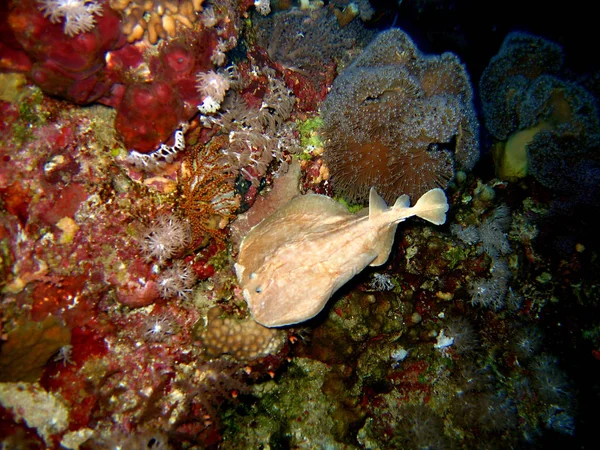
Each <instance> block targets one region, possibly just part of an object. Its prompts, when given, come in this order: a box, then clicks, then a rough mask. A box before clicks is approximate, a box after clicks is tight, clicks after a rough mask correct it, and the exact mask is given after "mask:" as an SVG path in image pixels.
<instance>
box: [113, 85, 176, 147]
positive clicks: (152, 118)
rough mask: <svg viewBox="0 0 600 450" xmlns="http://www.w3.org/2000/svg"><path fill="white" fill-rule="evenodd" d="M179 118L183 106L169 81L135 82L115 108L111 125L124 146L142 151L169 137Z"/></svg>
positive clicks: (157, 144) (156, 145)
mask: <svg viewBox="0 0 600 450" xmlns="http://www.w3.org/2000/svg"><path fill="white" fill-rule="evenodd" d="M182 118H183V105H182V104H181V101H180V99H179V95H178V93H177V91H176V90H175V89H174V88H173V87H172V86H171V85H170V84H168V83H166V82H161V81H155V82H153V83H138V84H135V85H133V86H130V87H129V89H128V90H127V92H126V93H125V97H124V98H123V101H122V102H121V104H120V105H119V107H118V108H117V118H116V120H115V128H116V129H117V132H118V133H119V134H121V137H122V138H123V140H124V142H125V145H126V146H127V147H128V148H130V149H135V150H137V151H139V152H144V153H146V152H151V151H154V150H156V148H157V147H158V146H159V145H160V144H161V143H163V142H165V141H166V140H167V139H169V137H170V136H171V134H173V131H175V129H177V127H178V126H179V124H180V123H181V120H182Z"/></svg>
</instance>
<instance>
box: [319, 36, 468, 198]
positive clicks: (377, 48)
mask: <svg viewBox="0 0 600 450" xmlns="http://www.w3.org/2000/svg"><path fill="white" fill-rule="evenodd" d="M323 121H324V127H323V134H324V136H325V139H326V140H325V148H326V153H325V158H326V161H327V163H328V165H329V168H330V171H331V176H332V181H333V183H334V186H335V187H336V189H337V191H338V192H339V193H341V194H344V195H346V196H348V197H349V198H350V199H351V200H354V201H364V200H365V199H366V198H367V195H368V192H369V189H370V188H371V187H372V186H374V187H375V188H376V189H377V191H378V192H380V193H381V195H382V196H383V197H384V198H385V200H386V201H388V202H393V201H394V200H395V199H396V198H397V197H398V196H400V195H402V194H408V195H409V196H410V197H411V198H412V199H417V198H419V197H420V196H421V195H422V194H424V193H425V192H426V191H428V190H429V189H432V188H435V187H441V188H445V187H446V186H447V185H448V182H449V181H450V180H451V179H452V178H453V177H454V172H455V170H457V169H461V170H469V169H471V168H472V167H473V166H474V165H475V163H476V162H477V159H478V157H479V137H478V132H479V131H478V130H479V125H478V122H477V118H476V117H475V112H474V109H473V99H472V90H471V85H470V82H469V77H468V75H467V73H466V70H465V67H464V66H463V65H462V64H461V63H460V61H459V60H458V58H457V57H456V55H453V54H451V53H444V54H443V55H441V56H429V55H423V54H422V53H421V52H420V51H419V50H418V49H417V48H416V46H415V44H414V43H413V42H412V40H411V39H410V37H409V36H408V35H407V34H406V33H404V32H403V31H401V30H399V29H392V30H389V31H387V32H384V33H382V34H380V35H379V36H378V37H377V38H376V39H375V40H374V41H373V42H372V43H371V44H370V45H369V46H368V47H367V48H366V49H365V50H364V52H363V53H362V54H361V55H360V56H359V57H358V58H357V59H356V60H355V61H354V62H353V63H352V65H351V66H349V67H348V68H346V69H345V70H344V72H343V73H342V74H341V75H340V76H339V77H338V78H337V80H336V81H335V83H334V85H333V88H332V90H331V92H330V93H329V95H328V96H327V99H326V100H325V102H324V103H323Z"/></svg>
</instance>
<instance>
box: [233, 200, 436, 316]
mask: <svg viewBox="0 0 600 450" xmlns="http://www.w3.org/2000/svg"><path fill="white" fill-rule="evenodd" d="M446 211H448V203H447V200H446V196H445V194H444V191H442V190H441V189H432V190H430V191H429V192H427V193H425V194H424V195H423V196H422V197H421V198H420V199H419V201H418V202H417V203H416V205H415V206H413V207H410V201H409V198H408V196H406V195H402V196H401V197H399V198H398V199H397V200H396V203H395V204H394V206H392V207H391V208H388V207H387V205H386V203H385V201H384V200H383V199H382V198H381V197H380V196H379V195H378V194H377V192H376V191H375V189H374V188H371V192H370V195H369V209H368V214H366V210H365V213H361V212H359V213H358V214H356V215H355V214H351V213H350V212H348V210H347V209H346V208H345V207H344V206H342V205H341V204H339V203H337V202H335V201H334V200H332V199H331V198H329V197H326V196H323V195H316V194H309V195H305V196H302V197H297V198H295V199H294V200H292V201H291V202H289V203H288V204H287V205H285V206H283V207H281V208H279V209H278V210H277V211H275V212H274V213H273V214H272V215H270V216H269V217H267V218H266V219H264V220H263V221H262V222H260V223H259V224H258V225H256V226H255V227H254V228H252V229H251V230H250V232H249V233H248V235H247V236H246V237H245V238H244V240H243V241H242V244H241V246H240V253H239V257H238V262H237V263H236V265H235V271H236V274H237V277H238V281H239V283H240V285H241V287H242V289H243V295H244V299H245V300H246V302H247V303H248V307H249V308H250V311H251V313H252V315H253V317H254V319H255V320H256V321H257V322H258V323H260V324H262V325H264V326H267V327H279V326H284V325H291V324H294V323H299V322H303V321H305V320H308V319H310V318H312V317H314V316H315V315H316V314H318V313H319V312H320V311H321V310H322V309H323V307H324V306H325V304H326V303H327V300H329V298H330V297H331V296H332V295H333V293H334V292H335V291H337V290H338V289H339V288H340V287H341V286H343V285H344V284H345V283H346V282H347V281H348V280H350V279H351V278H352V277H353V276H354V275H356V274H357V273H359V272H360V271H362V270H363V269H364V268H365V267H366V266H368V265H371V266H379V265H381V264H383V263H384V262H385V261H386V260H387V259H388V256H389V254H390V250H391V246H392V243H393V241H394V234H395V232H396V227H397V225H398V223H400V222H402V221H404V220H405V219H407V218H409V217H412V216H415V215H416V216H418V217H421V218H423V219H425V220H427V221H429V222H432V223H434V224H436V225H440V224H443V223H444V222H445V221H446Z"/></svg>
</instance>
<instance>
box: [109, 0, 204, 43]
mask: <svg viewBox="0 0 600 450" xmlns="http://www.w3.org/2000/svg"><path fill="white" fill-rule="evenodd" d="M203 3H204V0H133V1H132V0H111V1H110V7H111V8H112V9H114V10H116V11H121V12H122V13H123V14H124V17H125V19H124V21H123V33H125V34H126V35H127V40H128V41H129V42H135V41H138V40H140V39H142V38H143V37H144V34H146V35H147V36H148V41H150V43H151V44H156V43H157V42H158V39H159V38H161V39H166V38H167V36H169V37H175V27H176V24H177V23H180V24H182V25H183V26H185V27H186V28H189V29H192V28H193V27H194V22H196V20H197V19H198V17H197V14H196V13H198V12H200V11H202V9H203V7H202V4H203Z"/></svg>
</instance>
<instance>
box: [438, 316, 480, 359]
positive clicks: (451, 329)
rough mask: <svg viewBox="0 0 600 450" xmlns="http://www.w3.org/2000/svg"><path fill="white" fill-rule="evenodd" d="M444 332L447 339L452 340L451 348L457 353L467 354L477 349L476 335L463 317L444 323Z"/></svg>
mask: <svg viewBox="0 0 600 450" xmlns="http://www.w3.org/2000/svg"><path fill="white" fill-rule="evenodd" d="M444 330H445V331H446V336H447V337H449V338H452V339H454V342H453V344H452V348H453V349H454V350H455V351H456V352H457V353H459V354H463V353H468V352H470V351H472V350H474V349H476V348H477V346H478V339H477V333H476V332H475V330H474V329H473V327H472V326H471V323H470V322H469V321H468V320H467V319H465V318H464V317H458V318H453V319H450V320H449V321H448V322H446V324H445V327H444Z"/></svg>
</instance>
